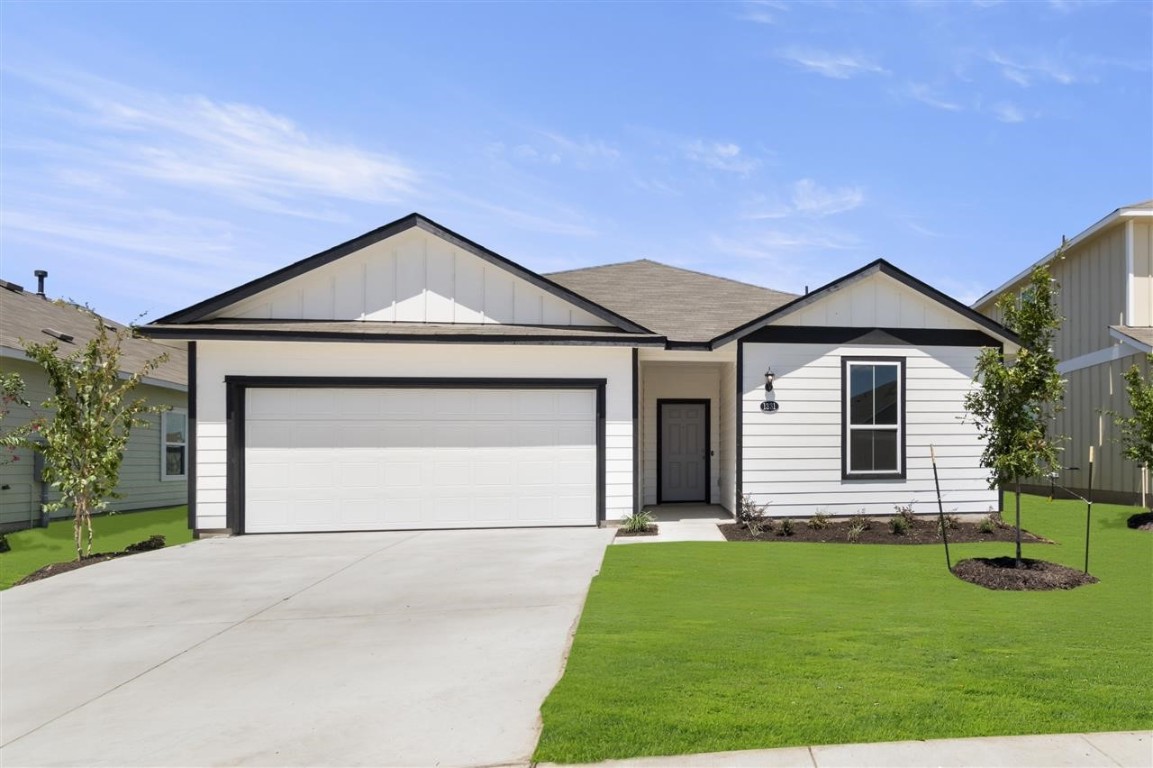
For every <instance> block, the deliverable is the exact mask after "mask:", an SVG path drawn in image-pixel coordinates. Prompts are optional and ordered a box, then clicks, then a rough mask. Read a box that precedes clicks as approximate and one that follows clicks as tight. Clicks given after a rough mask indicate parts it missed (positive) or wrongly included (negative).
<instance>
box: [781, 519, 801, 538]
mask: <svg viewBox="0 0 1153 768" xmlns="http://www.w3.org/2000/svg"><path fill="white" fill-rule="evenodd" d="M794 533H796V529H795V528H794V527H793V519H792V518H791V517H786V518H785V519H784V520H782V521H781V529H780V530H779V531H777V535H778V536H792V535H793V534H794Z"/></svg>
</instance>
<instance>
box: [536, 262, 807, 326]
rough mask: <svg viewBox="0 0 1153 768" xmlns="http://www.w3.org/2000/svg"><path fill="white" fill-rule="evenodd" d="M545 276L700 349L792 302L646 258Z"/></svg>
mask: <svg viewBox="0 0 1153 768" xmlns="http://www.w3.org/2000/svg"><path fill="white" fill-rule="evenodd" d="M547 277H548V278H549V279H550V280H552V281H553V282H556V283H559V284H561V285H563V286H564V287H566V288H568V289H569V290H571V291H574V292H576V293H579V294H580V295H582V296H586V297H588V298H589V299H591V300H593V301H595V302H596V303H598V304H601V305H602V306H605V307H608V308H609V309H611V310H612V311H614V312H616V313H618V314H621V315H624V316H625V317H628V318H631V319H632V320H634V321H635V322H637V323H640V324H641V325H643V326H645V327H646V328H649V329H651V330H652V331H654V332H655V333H658V334H660V335H662V336H665V337H667V338H668V339H669V341H670V342H686V343H697V344H706V343H708V342H709V341H711V340H712V339H713V338H715V337H717V336H719V335H721V334H723V333H726V332H727V331H731V330H732V329H733V328H736V327H737V326H740V325H743V324H745V323H747V322H749V321H750V320H753V319H755V318H757V317H760V316H761V315H764V314H765V313H767V312H770V311H771V310H774V309H776V308H777V307H781V306H783V305H785V304H788V303H789V302H790V301H792V300H793V299H795V298H796V295H795V294H791V293H783V292H781V291H774V290H770V289H768V288H761V287H759V286H756V285H749V284H748V283H740V282H737V281H736V280H729V279H728V278H724V277H717V276H715V275H706V274H704V273H702V272H694V271H692V270H688V269H681V268H679V267H670V266H668V265H666V264H660V263H658V262H655V261H650V260H648V259H640V260H638V261H626V262H624V263H622V264H609V265H607V266H603V267H589V268H587V269H574V270H571V271H568V272H554V273H552V274H549V275H547Z"/></svg>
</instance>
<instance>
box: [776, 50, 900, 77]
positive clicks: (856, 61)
mask: <svg viewBox="0 0 1153 768" xmlns="http://www.w3.org/2000/svg"><path fill="white" fill-rule="evenodd" d="M778 55H779V56H780V57H781V58H782V59H784V60H785V61H788V62H789V63H791V64H793V65H795V66H798V67H800V68H801V69H806V70H808V71H810V72H816V73H817V74H818V75H824V76H825V77H831V78H834V79H836V80H848V79H850V78H853V77H858V76H860V75H886V74H888V70H887V69H885V68H884V67H882V66H881V65H880V64H878V63H877V62H876V61H874V60H873V59H872V58H870V57H868V56H863V55H859V54H850V53H831V52H828V51H818V50H814V49H811V48H787V49H785V50H783V51H781V52H780V53H779V54H778Z"/></svg>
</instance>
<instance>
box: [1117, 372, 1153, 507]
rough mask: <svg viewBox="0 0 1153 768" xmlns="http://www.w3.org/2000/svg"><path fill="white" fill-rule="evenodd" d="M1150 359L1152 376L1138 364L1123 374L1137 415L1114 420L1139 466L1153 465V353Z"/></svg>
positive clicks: (1124, 451)
mask: <svg viewBox="0 0 1153 768" xmlns="http://www.w3.org/2000/svg"><path fill="white" fill-rule="evenodd" d="M1148 362H1149V378H1145V377H1144V376H1142V375H1141V369H1140V368H1139V367H1137V365H1136V364H1134V365H1133V366H1132V367H1131V368H1130V369H1129V370H1127V371H1125V373H1123V374H1122V378H1124V379H1125V392H1126V393H1127V394H1128V395H1129V407H1130V408H1131V409H1132V411H1133V415H1132V416H1120V415H1118V414H1114V417H1115V420H1114V421H1115V423H1116V425H1117V426H1118V427H1120V429H1121V446H1122V448H1121V455H1122V456H1124V457H1125V458H1127V459H1129V460H1130V461H1133V462H1135V463H1136V464H1137V465H1138V466H1141V467H1146V468H1153V355H1149V358H1148ZM1150 505H1151V507H1153V502H1150Z"/></svg>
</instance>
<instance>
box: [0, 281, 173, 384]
mask: <svg viewBox="0 0 1153 768" xmlns="http://www.w3.org/2000/svg"><path fill="white" fill-rule="evenodd" d="M104 322H105V323H107V324H108V325H110V326H112V327H113V328H123V327H124V326H123V325H122V324H120V323H116V322H113V321H111V320H107V319H105V321H104ZM45 328H48V329H51V330H53V331H59V332H60V333H62V334H67V335H69V336H72V337H73V340H72V341H70V342H67V341H61V340H60V339H55V341H57V343H58V344H59V348H60V352H61V353H62V354H68V353H70V352H73V351H76V350H77V349H79V348H80V347H82V346H83V345H84V344H85V343H87V342H88V341H89V340H90V339H91V338H92V337H93V336H94V335H95V321H94V320H93V319H92V317H91V315H89V314H88V313H86V312H84V311H82V310H81V309H79V308H77V307H76V306H74V305H72V304H68V303H65V302H55V301H51V300H48V299H43V298H41V297H40V296H37V295H36V294H34V293H29V292H28V291H23V290H22V291H13V290H9V289H7V288H2V287H0V347H5V348H7V349H12V350H17V351H19V352H23V351H24V345H23V344H22V343H21V340H23V341H30V342H49V341H53V340H54V337H52V336H50V335H48V334H47V333H44V329H45ZM120 353H121V362H122V364H123V366H124V370H125V371H126V372H135V371H138V370H140V367H141V366H142V365H144V363H145V362H147V361H148V360H151V359H153V358H155V357H158V356H159V355H161V354H163V353H168V360H167V361H166V362H164V363H161V364H160V365H159V366H157V367H156V369H155V370H153V371H152V372H151V373H150V374H149V375H148V377H149V378H151V379H156V380H158V381H165V382H169V383H171V384H180V385H187V384H188V364H187V359H188V357H187V353H186V352H185V351H184V350H183V349H173V348H171V347H166V346H163V345H161V344H157V343H156V342H154V341H150V340H148V339H143V338H130V339H126V340H125V341H124V344H123V345H122V346H121V348H120Z"/></svg>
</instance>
